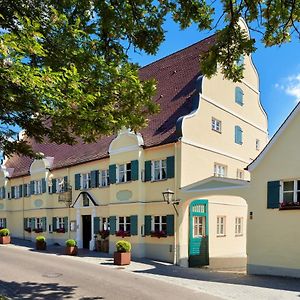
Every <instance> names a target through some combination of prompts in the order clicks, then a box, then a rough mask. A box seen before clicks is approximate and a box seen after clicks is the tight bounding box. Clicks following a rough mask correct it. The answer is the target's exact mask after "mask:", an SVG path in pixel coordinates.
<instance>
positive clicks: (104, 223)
mask: <svg viewBox="0 0 300 300" xmlns="http://www.w3.org/2000/svg"><path fill="white" fill-rule="evenodd" d="M102 230H109V218H106V217H102V218H100V231H102Z"/></svg>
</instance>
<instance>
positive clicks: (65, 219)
mask: <svg viewBox="0 0 300 300" xmlns="http://www.w3.org/2000/svg"><path fill="white" fill-rule="evenodd" d="M64 229H65V232H68V230H69V222H68V217H64Z"/></svg>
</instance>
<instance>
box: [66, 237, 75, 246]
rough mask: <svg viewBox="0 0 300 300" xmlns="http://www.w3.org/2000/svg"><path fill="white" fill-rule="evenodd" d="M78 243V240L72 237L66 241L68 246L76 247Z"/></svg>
mask: <svg viewBox="0 0 300 300" xmlns="http://www.w3.org/2000/svg"><path fill="white" fill-rule="evenodd" d="M76 244H77V243H76V241H75V240H72V239H70V240H67V241H66V246H67V247H75V246H76Z"/></svg>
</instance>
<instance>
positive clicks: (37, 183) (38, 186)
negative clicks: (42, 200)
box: [33, 180, 42, 195]
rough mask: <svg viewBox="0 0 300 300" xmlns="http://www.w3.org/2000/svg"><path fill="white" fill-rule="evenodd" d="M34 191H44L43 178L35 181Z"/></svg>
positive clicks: (38, 192) (39, 192) (35, 192)
mask: <svg viewBox="0 0 300 300" xmlns="http://www.w3.org/2000/svg"><path fill="white" fill-rule="evenodd" d="M33 193H34V194H35V195H37V194H41V193H42V180H35V181H33Z"/></svg>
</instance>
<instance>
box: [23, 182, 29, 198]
mask: <svg viewBox="0 0 300 300" xmlns="http://www.w3.org/2000/svg"><path fill="white" fill-rule="evenodd" d="M25 191H26V193H25ZM25 195H26V197H27V196H28V195H29V183H24V184H23V197H25Z"/></svg>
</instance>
